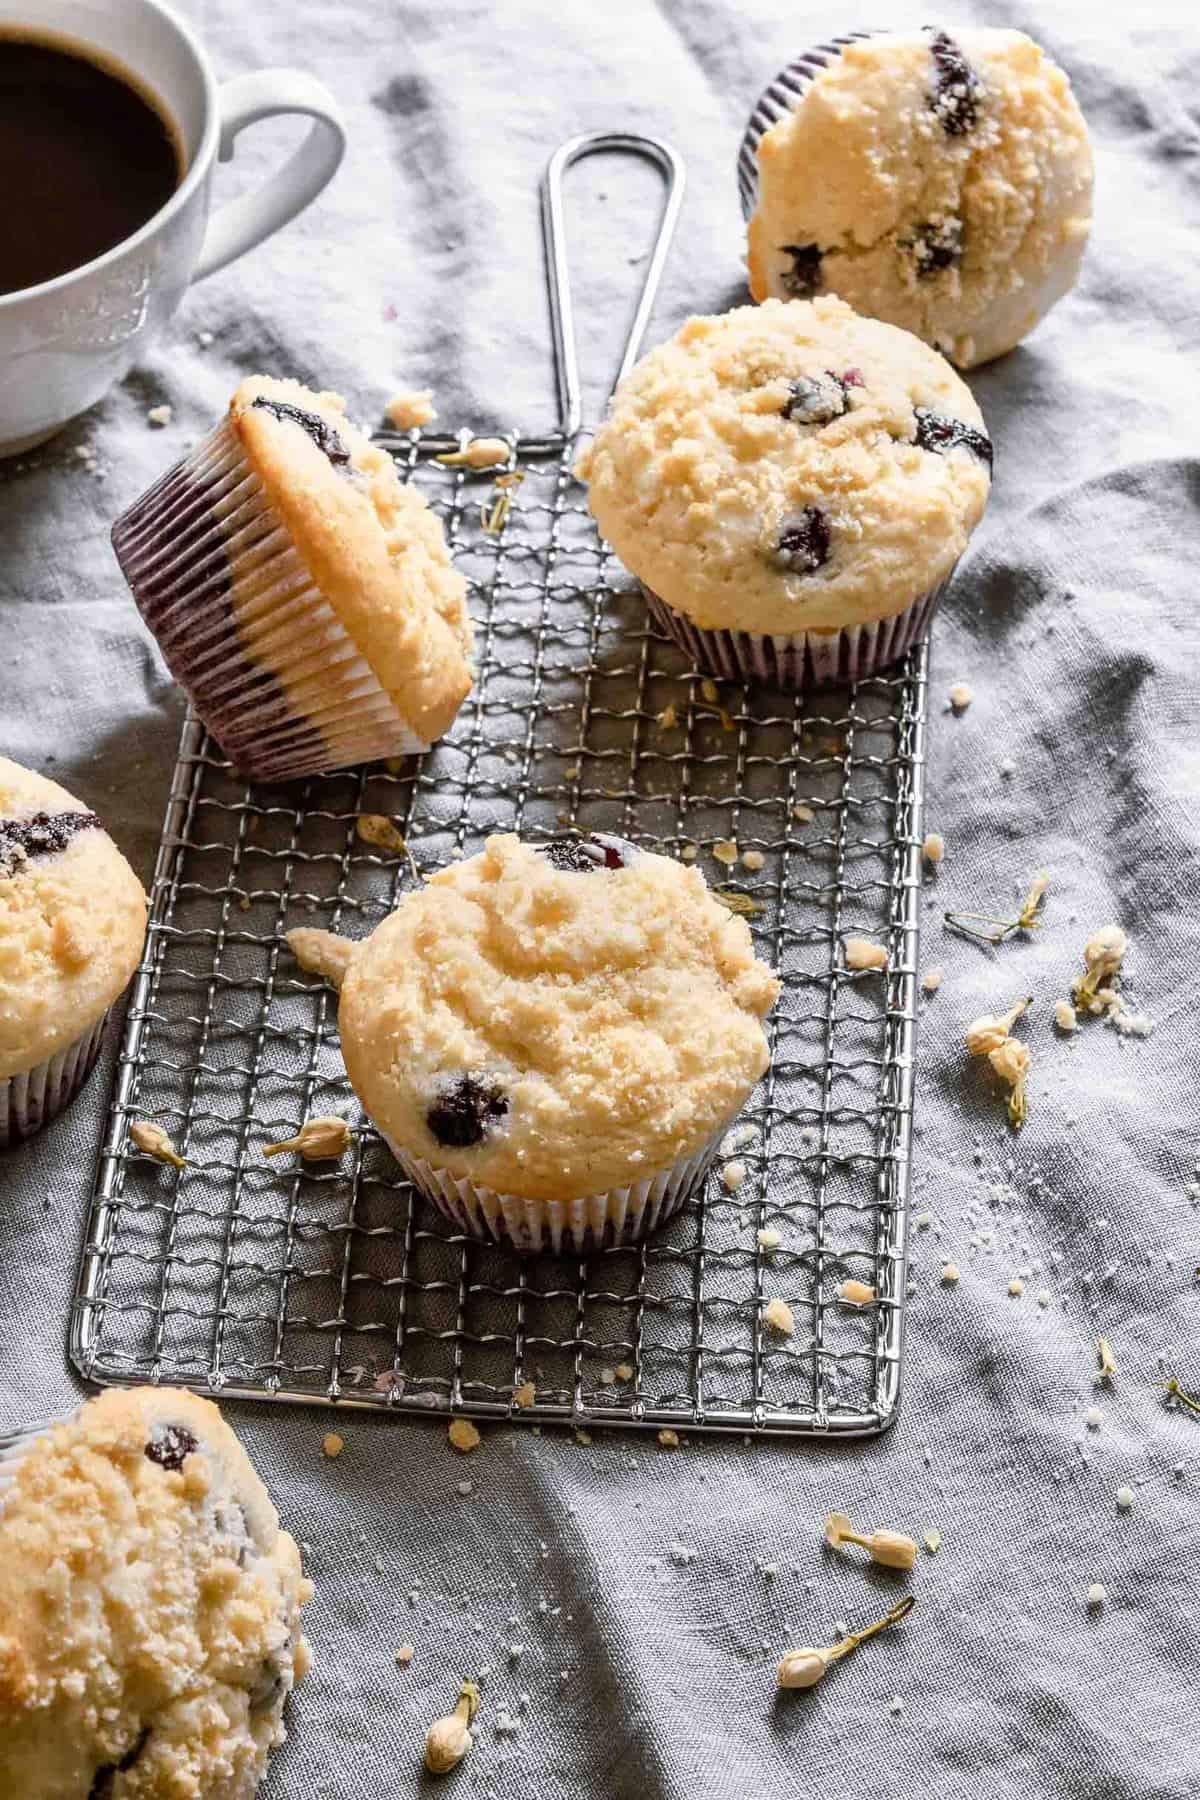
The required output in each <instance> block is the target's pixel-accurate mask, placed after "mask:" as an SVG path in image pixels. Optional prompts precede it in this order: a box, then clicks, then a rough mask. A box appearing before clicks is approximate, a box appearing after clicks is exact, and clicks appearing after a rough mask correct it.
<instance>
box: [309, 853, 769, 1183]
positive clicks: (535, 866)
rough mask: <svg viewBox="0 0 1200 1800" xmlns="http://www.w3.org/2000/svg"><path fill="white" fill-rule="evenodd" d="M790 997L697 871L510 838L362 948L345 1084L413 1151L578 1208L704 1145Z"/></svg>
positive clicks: (456, 1170) (434, 883)
mask: <svg viewBox="0 0 1200 1800" xmlns="http://www.w3.org/2000/svg"><path fill="white" fill-rule="evenodd" d="M778 993H779V983H778V981H777V980H776V978H775V976H774V975H773V974H772V973H771V971H770V969H768V968H767V966H766V965H765V964H764V963H761V962H759V961H758V960H757V959H756V957H755V955H754V951H753V948H752V946H751V942H750V932H749V930H748V928H747V926H746V923H745V920H744V919H740V918H736V917H734V916H733V914H731V913H730V912H729V911H728V910H727V909H726V908H725V907H723V906H722V905H721V904H720V902H719V901H717V900H714V898H713V897H712V895H711V894H710V893H709V891H708V888H707V887H706V885H705V882H704V877H703V876H702V875H701V874H700V872H699V871H698V870H697V869H694V868H692V869H689V868H685V867H683V865H682V864H680V863H676V862H674V861H672V860H671V859H670V858H669V857H665V856H656V855H653V854H651V853H649V852H646V851H641V850H637V849H635V848H634V846H633V845H632V844H628V843H626V842H624V840H623V839H620V838H614V837H604V836H593V837H588V838H560V839H555V840H552V841H551V842H550V843H549V844H545V845H542V846H539V847H537V848H535V847H534V846H533V845H532V844H525V843H522V842H521V841H520V839H518V838H516V837H514V836H511V835H508V834H505V835H503V836H497V837H491V838H489V839H488V840H487V843H486V845H485V847H484V849H483V851H482V852H481V854H480V855H478V856H474V857H472V858H470V860H469V861H466V862H461V863H456V864H453V865H451V866H450V867H449V868H446V869H442V870H441V871H440V872H439V873H438V874H436V875H434V876H433V877H432V879H431V880H430V881H429V882H428V883H427V884H426V885H425V887H423V888H421V889H420V890H419V891H417V892H415V893H411V894H408V895H406V896H405V898H404V899H403V900H402V901H401V902H400V905H399V906H398V907H397V909H396V911H395V912H394V913H392V914H391V916H390V917H389V918H387V919H385V920H384V922H383V924H381V925H380V926H379V927H378V929H377V930H376V931H375V932H374V933H373V934H372V935H371V937H369V938H367V939H366V940H365V942H364V943H363V944H362V945H361V947H360V948H359V949H358V950H357V951H356V952H355V954H354V956H353V957H352V959H351V962H350V966H349V970H348V972H347V974H346V977H345V980H344V983H343V985H342V993H341V1003H340V1007H339V1014H338V1020H339V1024H340V1027H341V1035H342V1053H343V1055H344V1057H345V1060H346V1068H347V1071H348V1073H349V1075H350V1079H351V1081H352V1082H353V1084H354V1087H355V1089H356V1091H357V1093H358V1096H359V1098H360V1099H361V1101H362V1102H363V1105H364V1106H365V1107H366V1109H367V1111H368V1112H369V1113H370V1115H371V1117H372V1118H373V1119H374V1120H375V1123H376V1124H377V1125H378V1126H379V1128H380V1130H381V1131H382V1132H383V1133H384V1134H385V1135H386V1136H387V1137H388V1138H389V1139H390V1140H391V1141H392V1143H393V1144H394V1145H396V1146H398V1147H399V1148H400V1149H402V1150H406V1151H408V1152H410V1153H411V1154H414V1155H416V1156H420V1157H422V1158H424V1159H425V1160H426V1161H428V1162H430V1163H433V1164H434V1165H436V1166H437V1167H438V1168H439V1169H445V1170H448V1171H449V1172H450V1173H451V1174H452V1175H455V1176H466V1177H468V1178H469V1179H470V1180H472V1181H474V1182H476V1183H478V1184H480V1185H482V1186H484V1187H488V1188H492V1189H493V1190H495V1191H496V1192H498V1193H507V1194H516V1195H518V1196H520V1197H521V1198H524V1199H532V1200H556V1199H558V1200H571V1199H578V1198H580V1197H582V1196H585V1195H588V1194H599V1193H604V1192H606V1191H607V1190H608V1189H609V1188H613V1187H625V1186H627V1185H629V1184H630V1183H631V1182H634V1181H641V1180H643V1179H645V1178H646V1177H648V1176H651V1175H654V1174H657V1173H658V1172H659V1171H661V1170H665V1169H668V1168H670V1167H671V1165H672V1164H673V1163H674V1162H675V1161H676V1160H677V1159H678V1158H679V1157H681V1156H685V1155H691V1154H692V1153H694V1152H695V1151H697V1150H698V1149H699V1148H700V1147H701V1145H702V1144H703V1143H704V1142H705V1141H706V1139H707V1138H708V1137H710V1136H711V1135H712V1133H713V1132H714V1131H717V1130H719V1129H720V1128H721V1127H723V1126H724V1124H725V1123H726V1122H727V1121H728V1120H729V1119H730V1117H731V1116H732V1115H733V1113H734V1112H736V1110H737V1108H738V1107H739V1106H740V1105H741V1104H742V1102H743V1100H744V1099H745V1098H746V1096H747V1094H748V1093H749V1092H750V1089H751V1088H752V1087H753V1085H754V1083H755V1082H756V1081H757V1080H758V1077H759V1076H760V1075H761V1074H762V1073H763V1071H764V1069H765V1068H766V1066H767V1060H768V1057H767V1044H766V1039H765V1037H764V1035H763V1029H762V1026H761V1024H760V1023H759V1021H760V1019H761V1018H762V1016H763V1015H764V1014H765V1013H766V1012H767V1010H768V1009H769V1008H770V1006H771V1005H772V1003H773V1002H774V1000H775V998H776V996H777V994H778Z"/></svg>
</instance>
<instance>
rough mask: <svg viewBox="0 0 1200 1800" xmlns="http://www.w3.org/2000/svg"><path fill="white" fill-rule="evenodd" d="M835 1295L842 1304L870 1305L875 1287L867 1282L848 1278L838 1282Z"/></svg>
mask: <svg viewBox="0 0 1200 1800" xmlns="http://www.w3.org/2000/svg"><path fill="white" fill-rule="evenodd" d="M837 1297H838V1299H839V1300H840V1301H841V1302H842V1304H843V1305H844V1306H871V1305H873V1304H874V1300H875V1289H874V1288H873V1287H872V1286H871V1285H870V1283H869V1282H866V1281H855V1280H853V1279H849V1280H846V1281H840V1282H839V1283H838V1290H837Z"/></svg>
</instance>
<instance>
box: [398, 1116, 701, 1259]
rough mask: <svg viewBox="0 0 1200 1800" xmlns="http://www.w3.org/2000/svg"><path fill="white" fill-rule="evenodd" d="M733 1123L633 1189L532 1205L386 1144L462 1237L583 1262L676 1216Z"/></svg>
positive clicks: (543, 1201)
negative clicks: (576, 1257) (585, 1257)
mask: <svg viewBox="0 0 1200 1800" xmlns="http://www.w3.org/2000/svg"><path fill="white" fill-rule="evenodd" d="M734 1117H736V1114H735V1115H734ZM732 1122H733V1120H732V1118H731V1119H729V1120H727V1121H726V1123H725V1124H724V1125H722V1127H721V1129H720V1131H718V1132H716V1133H714V1135H713V1136H712V1137H711V1138H709V1139H708V1140H707V1141H706V1142H705V1143H704V1144H702V1145H701V1147H700V1149H699V1150H697V1151H694V1152H693V1154H692V1155H691V1156H687V1157H681V1158H680V1159H679V1160H678V1161H677V1162H676V1163H674V1164H673V1165H672V1166H671V1168H669V1169H666V1170H661V1171H660V1172H659V1173H658V1174H657V1175H648V1176H647V1177H646V1178H645V1179H644V1180H643V1181H635V1182H631V1183H630V1185H629V1186H628V1187H616V1188H609V1189H608V1190H607V1192H605V1193H602V1194H587V1195H585V1196H584V1197H583V1198H581V1199H577V1200H526V1199H523V1198H522V1197H520V1196H519V1195H517V1194H498V1193H496V1191H495V1190H494V1189H493V1188H489V1187H484V1186H483V1185H482V1184H481V1183H480V1182H475V1181H470V1180H468V1179H467V1178H466V1177H465V1176H459V1175H451V1174H450V1173H449V1172H448V1171H447V1170H445V1169H438V1168H435V1167H434V1166H433V1164H432V1163H429V1162H426V1161H425V1160H424V1158H423V1157H420V1156H414V1155H413V1154H412V1152H411V1151H409V1150H404V1149H402V1148H401V1146H400V1145H399V1144H397V1143H396V1142H395V1140H394V1139H393V1138H390V1137H388V1136H387V1133H386V1132H385V1133H383V1137H384V1140H385V1142H386V1143H387V1145H388V1147H389V1148H390V1150H391V1152H392V1155H393V1156H394V1157H395V1158H396V1161H397V1162H398V1163H399V1164H400V1167H401V1168H402V1169H403V1170H404V1173H405V1174H406V1175H407V1176H408V1178H409V1180H410V1181H411V1182H412V1184H413V1186H414V1187H416V1188H417V1189H419V1191H420V1192H421V1193H422V1194H424V1195H425V1196H426V1198H427V1199H429V1200H432V1201H433V1204H434V1205H435V1206H436V1207H437V1208H438V1211H439V1212H441V1213H443V1214H444V1215H445V1216H446V1218H447V1219H449V1220H450V1222H451V1223H452V1224H453V1225H457V1226H458V1228H459V1230H460V1231H465V1232H467V1233H468V1235H469V1236H471V1237H475V1238H480V1239H482V1240H484V1241H485V1242H492V1243H504V1242H507V1243H509V1244H511V1245H512V1246H513V1248H514V1249H516V1250H520V1251H525V1252H532V1251H537V1250H543V1251H553V1252H554V1254H555V1255H560V1254H562V1253H563V1252H564V1251H566V1252H573V1253H575V1254H576V1255H579V1254H582V1253H583V1252H585V1251H588V1250H599V1249H602V1248H603V1247H604V1246H605V1245H609V1244H633V1243H637V1242H638V1241H639V1240H640V1239H641V1238H644V1237H646V1236H647V1235H648V1234H649V1233H650V1232H652V1231H654V1230H655V1229H656V1228H657V1227H658V1226H659V1225H662V1224H664V1223H665V1221H666V1220H667V1219H669V1218H671V1216H672V1215H673V1214H674V1213H677V1212H678V1211H679V1209H680V1207H681V1206H683V1204H684V1202H685V1201H686V1200H687V1199H688V1198H689V1196H690V1195H691V1194H692V1193H693V1192H694V1191H695V1190H696V1188H698V1187H699V1186H700V1184H701V1183H702V1182H703V1180H704V1178H705V1176H706V1175H707V1174H708V1171H709V1168H710V1167H711V1165H712V1162H713V1158H714V1157H715V1156H716V1154H717V1150H718V1147H719V1146H720V1143H721V1140H722V1138H723V1137H724V1136H725V1134H726V1132H727V1131H728V1130H729V1127H730V1125H731V1124H732Z"/></svg>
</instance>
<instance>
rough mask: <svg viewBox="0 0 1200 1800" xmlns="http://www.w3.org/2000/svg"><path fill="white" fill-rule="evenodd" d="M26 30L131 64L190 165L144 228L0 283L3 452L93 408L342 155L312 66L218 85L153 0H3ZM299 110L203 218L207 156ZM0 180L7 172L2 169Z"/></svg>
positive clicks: (1, 9) (341, 135)
mask: <svg viewBox="0 0 1200 1800" xmlns="http://www.w3.org/2000/svg"><path fill="white" fill-rule="evenodd" d="M14 26H22V27H28V28H29V31H30V34H31V35H32V36H35V37H36V36H37V35H38V34H40V33H45V34H46V35H48V36H51V37H54V38H67V39H69V40H72V41H73V42H74V43H75V44H78V45H79V46H80V47H81V48H82V49H84V50H85V51H86V50H87V49H88V48H91V49H93V50H95V51H99V52H101V53H102V55H103V56H104V57H106V58H109V59H114V60H115V61H116V62H117V63H119V64H121V65H122V66H123V67H125V68H126V69H128V70H129V71H130V72H131V73H132V74H134V75H136V76H137V77H138V78H139V80H140V81H141V82H142V83H143V84H144V85H145V86H146V87H147V88H149V89H150V91H151V92H152V93H153V94H155V95H156V96H157V98H158V99H159V100H160V101H161V102H162V104H163V106H164V107H165V108H166V110H167V111H168V112H169V114H170V116H171V118H172V120H173V121H174V123H175V125H176V127H177V129H178V132H179V135H180V138H181V139H182V143H183V150H184V158H185V169H186V173H185V175H184V178H183V180H182V181H181V183H180V185H179V186H178V188H176V190H175V192H174V193H173V194H172V196H171V198H170V199H169V200H168V201H167V203H166V205H165V206H163V207H161V208H160V210H159V211H158V212H156V213H155V214H154V216H153V218H151V219H149V220H147V222H146V224H145V225H143V226H142V228H141V230H140V231H137V232H135V233H134V235H133V236H132V237H130V238H126V240H125V242H124V243H121V244H117V245H116V246H115V248H113V249H112V250H108V251H106V252H105V254H104V255H103V256H98V257H96V258H95V259H94V261H92V262H89V263H85V264H84V265H83V266H82V268H79V269H73V270H71V271H70V273H69V274H66V275H60V276H58V277H56V279H55V280H53V281H44V282H42V283H41V284H40V285H39V286H37V287H31V288H22V289H19V290H18V291H17V292H16V293H11V294H0V456H11V455H13V454H15V453H16V452H17V451H20V450H29V449H31V448H32V447H33V446H34V445H35V444H38V443H41V442H42V440H43V439H44V438H48V437H50V436H52V435H53V433H54V432H56V431H58V430H59V429H60V428H61V427H62V426H63V425H65V424H66V423H67V422H68V420H70V419H73V418H75V417H76V416H77V415H78V414H79V413H81V412H83V411H85V410H86V408H87V407H89V406H92V405H93V404H94V403H95V402H96V401H97V400H99V398H100V397H101V395H102V394H104V393H105V392H107V390H108V389H109V388H110V387H111V386H112V384H113V382H114V381H118V380H120V378H121V376H122V375H124V374H125V373H126V371H127V370H128V369H129V368H130V367H131V366H132V364H133V363H134V362H136V361H137V359H138V357H139V356H140V355H141V354H142V353H143V351H144V350H145V349H146V348H147V346H148V344H149V343H150V342H151V340H152V339H153V338H154V337H155V336H157V334H158V333H159V332H160V331H161V330H162V328H163V326H164V325H165V324H166V322H167V320H168V319H169V318H170V317H171V314H172V313H173V312H174V311H175V308H176V307H177V306H178V305H179V302H180V300H181V299H182V298H183V295H184V292H185V290H186V288H187V286H188V284H189V282H192V281H199V280H200V279H201V278H202V277H203V276H205V275H211V274H212V272H213V270H214V269H220V268H223V267H224V265H225V264H226V263H229V262H232V261H233V259H234V258H235V257H237V256H241V255H242V253H243V251H246V250H250V249H252V248H253V247H254V245H255V244H258V243H261V241H262V239H263V238H265V237H269V236H270V235H271V233H272V232H273V231H278V229H279V227H280V226H281V225H286V224H287V222H288V220H289V219H292V218H294V217H295V215H296V214H297V213H298V212H300V211H301V210H302V209H303V208H304V207H306V206H307V205H308V203H309V201H310V200H314V199H315V198H316V196H317V195H318V194H319V193H320V192H321V189H322V188H323V187H324V186H325V184H326V182H327V181H328V180H329V179H330V177H331V176H332V175H333V173H334V171H335V170H336V168H337V166H338V164H339V163H340V162H341V160H342V153H343V151H344V149H345V147H346V135H345V130H344V128H343V125H342V120H341V115H340V113H339V111H338V107H337V102H336V101H335V100H334V98H333V96H332V94H330V92H329V90H328V89H327V88H326V87H324V86H323V85H322V83H321V82H319V81H317V80H315V79H314V77H313V76H311V75H305V74H301V73H299V72H298V71H296V70H292V69H263V70H261V71H260V72H258V73H257V74H251V75H238V76H235V77H234V79H233V80H232V81H227V82H224V83H223V84H221V85H220V86H218V84H217V80H216V77H215V76H214V74H213V71H212V66H211V64H210V63H209V60H208V57H207V56H206V55H205V53H204V50H203V49H202V48H201V46H200V44H199V43H198V42H197V40H196V38H195V36H194V35H193V33H192V31H191V29H190V28H189V27H188V26H187V25H186V24H185V23H184V22H183V20H182V19H180V18H178V17H177V16H176V15H175V14H174V13H172V12H170V11H169V10H168V9H167V7H165V6H163V5H162V4H160V0H0V30H7V31H8V32H10V33H11V31H12V29H13V27H14ZM276 113H305V114H307V115H308V116H309V117H310V118H311V119H312V121H313V124H312V126H311V128H310V130H309V132H308V134H307V136H306V137H305V139H304V141H303V143H302V144H300V146H299V147H298V148H297V149H296V150H295V152H294V153H293V154H292V156H291V157H290V158H289V159H288V160H287V161H286V162H285V163H284V165H283V167H282V168H280V169H278V170H276V172H275V173H274V174H273V175H272V176H271V178H270V180H269V181H268V182H267V183H266V185H265V186H264V187H261V188H259V189H258V190H257V191H256V192H253V193H250V194H246V195H243V196H242V197H241V198H240V199H237V200H231V201H229V202H227V203H226V205H225V206H223V207H222V208H221V209H220V210H219V211H218V212H216V213H214V214H213V216H212V217H211V218H210V217H209V188H210V185H211V182H212V173H213V165H214V164H215V163H216V161H217V159H218V158H220V160H221V161H222V162H228V160H229V158H230V157H231V156H232V155H233V150H234V143H235V141H236V139H237V136H238V133H239V132H240V131H241V130H242V129H243V127H245V126H246V125H252V124H253V123H254V122H255V120H257V119H266V118H270V117H271V116H272V115H274V114H276ZM3 178H4V179H6V180H7V179H12V178H13V176H12V173H11V172H6V173H5V175H4V177H3Z"/></svg>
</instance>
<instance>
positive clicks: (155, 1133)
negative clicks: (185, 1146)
mask: <svg viewBox="0 0 1200 1800" xmlns="http://www.w3.org/2000/svg"><path fill="white" fill-rule="evenodd" d="M129 1135H130V1137H131V1138H132V1140H133V1142H134V1143H135V1144H136V1145H137V1147H138V1149H139V1150H144V1151H145V1153H146V1155H147V1156H153V1157H154V1158H155V1160H156V1161H157V1162H161V1163H169V1164H170V1165H171V1167H172V1168H173V1169H182V1168H186V1166H187V1162H186V1158H184V1157H182V1156H180V1154H179V1152H178V1150H177V1149H176V1148H175V1146H174V1144H173V1143H172V1142H171V1140H170V1138H169V1137H168V1136H167V1134H166V1132H165V1131H164V1130H163V1128H162V1126H161V1125H156V1124H155V1123H154V1122H153V1120H152V1119H135V1120H134V1122H133V1124H132V1125H131V1126H130V1127H129Z"/></svg>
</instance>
